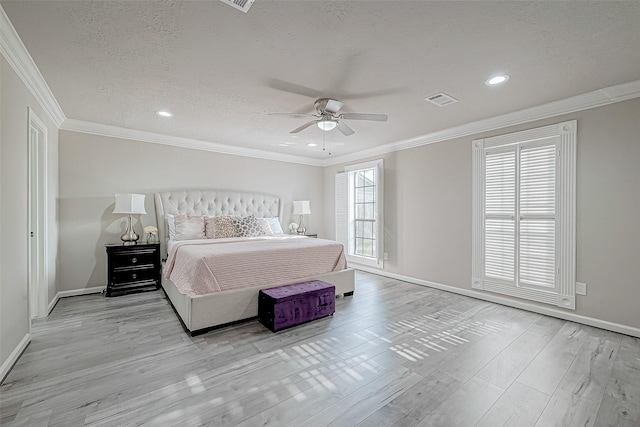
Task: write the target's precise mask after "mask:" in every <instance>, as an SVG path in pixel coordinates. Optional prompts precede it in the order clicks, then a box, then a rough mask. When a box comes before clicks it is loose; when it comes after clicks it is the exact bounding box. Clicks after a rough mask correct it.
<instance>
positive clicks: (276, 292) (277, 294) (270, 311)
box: [258, 280, 336, 332]
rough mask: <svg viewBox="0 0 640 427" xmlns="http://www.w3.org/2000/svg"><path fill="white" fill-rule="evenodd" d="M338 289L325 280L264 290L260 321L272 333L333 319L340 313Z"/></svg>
mask: <svg viewBox="0 0 640 427" xmlns="http://www.w3.org/2000/svg"><path fill="white" fill-rule="evenodd" d="M335 292H336V287H335V286H334V285H332V284H330V283H326V282H323V281H321V280H310V281H308V282H302V283H295V284H293V285H285V286H278V287H275V288H269V289H261V290H260V294H259V296H258V319H260V323H262V324H263V325H265V326H266V327H267V328H269V329H270V330H271V331H272V332H277V331H280V330H282V329H286V328H290V327H292V326H296V325H300V324H302V323H306V322H310V321H312V320H315V319H319V318H321V317H325V316H329V315H331V314H333V313H334V312H335V311H336V293H335Z"/></svg>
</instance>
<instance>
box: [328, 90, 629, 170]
mask: <svg viewBox="0 0 640 427" xmlns="http://www.w3.org/2000/svg"><path fill="white" fill-rule="evenodd" d="M639 97H640V80H635V81H632V82H629V83H623V84H619V85H615V86H610V87H607V88H604V89H598V90H595V91H593V92H587V93H584V94H582V95H577V96H573V97H571V98H566V99H562V100H559V101H554V102H549V103H547V104H542V105H538V106H536V107H531V108H526V109H524V110H519V111H514V112H512V113H507V114H503V115H501V116H496V117H491V118H489V119H485V120H479V121H476V122H471V123H467V124H464V125H461V126H455V127H452V128H449V129H444V130H441V131H437V132H433V133H429V134H426V135H422V136H419V137H416V138H411V139H405V140H402V141H397V142H392V143H389V144H385V145H381V146H379V147H375V148H371V149H369V150H364V151H359V152H357V153H351V154H345V155H342V156H337V157H334V158H332V159H326V160H325V161H324V166H331V165H337V164H341V163H348V162H353V161H357V160H362V159H366V158H370V157H375V156H381V155H384V154H388V153H392V152H394V151H400V150H406V149H409V148H414V147H419V146H421V145H427V144H433V143H435V142H442V141H447V140H450V139H454V138H460V137H464V136H470V135H476V134H479V133H482V132H489V131H493V130H497V129H502V128H506V127H509V126H515V125H519V124H523V123H529V122H533V121H536V120H542V119H547V118H550V117H556V116H560V115H563V114H570V113H575V112H576V111H582V110H588V109H591V108H596V107H602V106H604V105H609V104H613V103H616V102H621V101H627V100H629V99H634V98H639Z"/></svg>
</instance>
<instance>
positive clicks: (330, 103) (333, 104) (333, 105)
mask: <svg viewBox="0 0 640 427" xmlns="http://www.w3.org/2000/svg"><path fill="white" fill-rule="evenodd" d="M343 106H344V103H342V102H340V101H336V100H335V99H329V100H327V105H326V107H324V109H325V111H328V112H330V113H333V114H335V113H337V112H338V111H340V109H341V108H342V107H343Z"/></svg>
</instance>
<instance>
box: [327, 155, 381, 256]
mask: <svg viewBox="0 0 640 427" xmlns="http://www.w3.org/2000/svg"><path fill="white" fill-rule="evenodd" d="M382 166H383V163H382V160H378V161H374V162H368V163H361V164H358V165H352V166H347V167H346V168H345V172H343V173H339V174H337V175H336V238H337V240H338V241H339V242H341V243H342V244H343V245H344V246H345V249H346V251H347V259H348V260H349V261H351V262H356V263H360V264H367V265H372V266H375V267H382V266H383V264H382V256H381V255H382V224H383V219H382V206H383V202H382V189H383V184H382V170H383V169H382Z"/></svg>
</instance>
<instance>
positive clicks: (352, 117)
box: [340, 113, 388, 122]
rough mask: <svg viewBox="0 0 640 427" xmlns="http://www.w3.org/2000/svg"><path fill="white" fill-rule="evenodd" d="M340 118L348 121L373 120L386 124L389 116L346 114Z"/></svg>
mask: <svg viewBox="0 0 640 427" xmlns="http://www.w3.org/2000/svg"><path fill="white" fill-rule="evenodd" d="M340 118H341V119H347V120H372V121H374V122H386V121H387V119H388V116H387V115H386V114H366V113H344V114H341V115H340Z"/></svg>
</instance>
